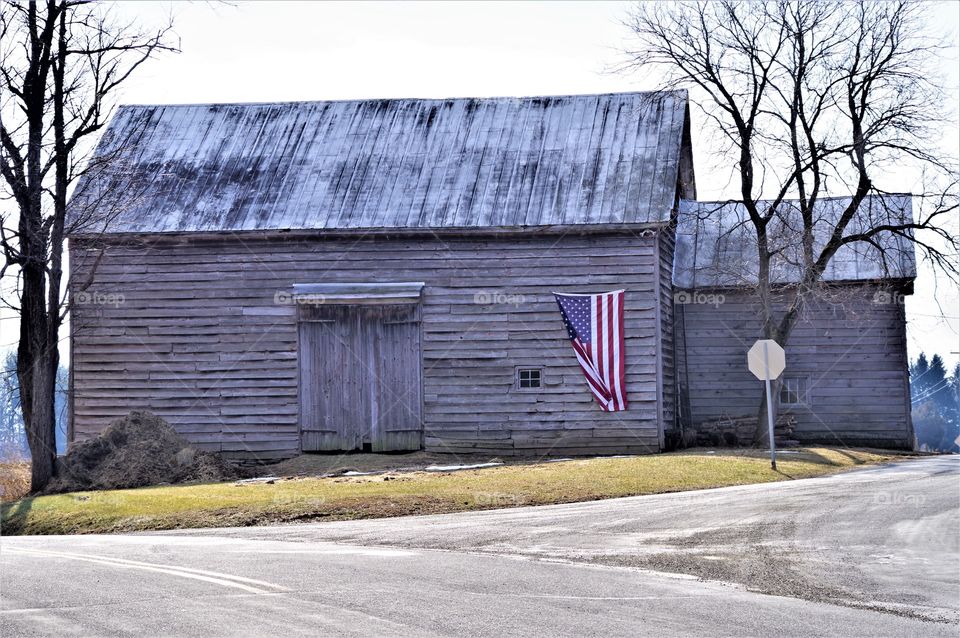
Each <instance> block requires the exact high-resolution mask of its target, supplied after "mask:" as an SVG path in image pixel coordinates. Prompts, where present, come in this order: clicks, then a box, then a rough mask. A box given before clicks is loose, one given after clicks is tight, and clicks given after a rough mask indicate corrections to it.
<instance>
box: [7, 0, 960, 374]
mask: <svg viewBox="0 0 960 638" xmlns="http://www.w3.org/2000/svg"><path fill="white" fill-rule="evenodd" d="M111 6H112V10H113V11H114V12H115V14H116V15H117V17H118V18H119V19H122V20H125V21H126V20H130V21H137V22H138V23H140V24H142V25H144V26H150V25H160V24H161V23H163V21H164V20H165V19H167V18H168V17H170V16H171V15H172V17H173V20H174V24H175V32H176V35H177V36H178V37H179V39H180V48H181V53H178V54H165V55H162V56H160V57H159V58H158V59H156V60H152V61H150V62H148V63H147V64H146V65H144V66H143V67H142V68H141V69H140V70H139V72H138V73H137V74H136V75H135V76H134V77H133V78H132V79H131V80H130V81H129V83H128V84H127V85H126V87H125V89H124V91H123V95H122V98H121V100H120V101H121V102H122V103H127V104H154V103H157V104H159V103H203V102H277V101H290V100H326V99H356V98H389V97H394V98H395V97H464V96H472V97H487V96H520V95H559V94H575V93H599V92H615V91H633V90H645V89H654V88H657V79H656V78H653V77H645V76H643V75H639V74H636V73H633V74H624V73H620V72H617V71H616V68H617V67H618V65H619V63H621V62H622V61H623V57H622V53H620V52H621V51H622V50H623V48H624V47H625V46H627V45H628V43H629V33H628V31H627V29H626V28H625V27H623V26H622V24H621V21H622V20H623V18H624V17H625V14H626V12H627V11H628V9H629V7H630V3H624V2H477V3H466V2H456V3H446V2H423V3H420V2H417V3H412V2H386V3H381V2H347V3H339V2H323V3H321V2H235V3H233V4H226V3H207V2H190V3H188V2H119V3H113V4H112V5H111ZM932 14H933V18H934V20H933V22H934V23H935V24H933V25H932V26H934V27H936V28H940V27H941V26H943V25H947V27H945V28H949V26H950V25H952V29H953V31H947V32H945V35H948V36H949V37H950V38H951V39H952V40H953V41H954V43H955V42H956V38H957V31H956V29H957V25H958V24H960V2H957V3H953V2H949V3H938V4H936V5H935V6H934V7H933V8H932ZM935 71H937V72H939V73H941V74H942V75H943V76H944V77H945V78H946V79H947V80H948V82H950V83H951V93H952V95H953V98H952V100H951V104H949V105H948V107H949V108H950V110H951V111H952V112H953V113H954V114H956V113H957V111H958V106H960V104H958V102H960V100H958V93H957V83H958V81H960V64H958V56H957V50H956V47H954V49H953V51H952V52H949V54H948V55H945V56H943V58H942V68H941V69H937V70H935ZM693 144H694V154H695V157H696V163H697V167H696V168H697V187H698V195H699V197H700V198H701V199H721V198H726V197H731V196H733V195H732V194H731V193H730V192H729V190H727V189H728V184H727V182H726V179H725V177H726V176H724V179H717V177H716V176H715V175H713V174H712V173H713V172H712V171H710V170H709V168H710V167H709V166H705V164H706V161H705V160H706V157H705V156H706V154H705V153H704V152H703V149H701V148H698V139H697V126H696V122H695V123H694V140H693ZM944 144H945V146H946V147H948V148H952V149H953V151H954V152H956V150H957V148H958V147H960V136H958V131H957V128H956V127H954V128H952V129H950V130H946V131H944ZM907 313H908V348H909V350H910V356H911V358H913V357H915V356H916V354H918V352H919V351H920V350H921V349H923V350H926V351H927V352H939V353H941V354H942V355H945V358H946V359H947V362H948V365H950V366H952V364H953V362H955V361H957V360H958V355H957V354H949V353H951V352H956V351H958V350H960V336H958V335H960V331H958V315H960V298H958V291H957V289H956V286H955V285H953V284H951V283H950V282H946V281H943V280H939V281H938V280H937V279H936V278H935V277H934V276H933V274H932V272H931V271H930V270H929V269H928V268H925V267H923V266H921V272H920V276H919V277H918V280H917V282H916V292H915V294H914V295H913V296H911V297H909V298H908V300H907ZM15 324H16V321H14V320H3V321H0V344H2V345H4V346H7V345H9V344H12V343H13V342H15V341H16V326H15Z"/></svg>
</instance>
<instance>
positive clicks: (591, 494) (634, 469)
mask: <svg viewBox="0 0 960 638" xmlns="http://www.w3.org/2000/svg"><path fill="white" fill-rule="evenodd" d="M893 458H897V455H896V454H895V453H888V452H879V451H877V452H873V451H867V450H836V449H829V448H805V449H800V450H794V451H793V452H792V453H790V454H787V453H785V454H784V455H783V456H782V458H781V459H780V461H779V462H778V464H777V465H778V467H779V470H780V471H779V472H774V471H773V470H771V469H770V462H769V460H768V459H767V458H766V456H765V454H764V452H763V451H762V450H756V451H755V450H739V451H737V450H688V451H685V452H680V453H672V454H654V455H649V456H637V457H626V458H593V459H576V460H570V461H563V462H552V463H529V464H523V465H502V466H499V467H491V468H486V469H480V470H466V471H461V472H453V473H443V472H439V473H438V472H422V471H412V472H388V473H383V474H375V475H368V476H341V477H331V478H299V479H276V480H270V481H269V482H266V481H264V482H258V483H254V482H241V483H233V482H231V483H215V484H206V485H178V486H162V487H150V488H141V489H135V490H113V491H102V492H75V493H72V494H58V495H55V496H40V497H37V498H26V499H23V500H21V501H18V502H16V503H7V504H4V506H3V507H2V508H0V512H2V516H0V521H2V525H3V531H4V534H76V533H105V532H127V531H140V530H153V529H174V528H187V527H218V526H231V525H260V524H270V523H280V522H293V521H304V520H313V521H320V520H338V519H357V518H375V517H384V516H402V515H408V514H430V513H440V512H459V511H464V510H479V509H491V508H497V507H515V506H519V505H544V504H549V503H570V502H575V501H586V500H594V499H601V498H613V497H618V496H633V495H639V494H657V493H662V492H677V491H682V490H694V489H703V488H710V487H722V486H726V485H743V484H747V483H766V482H771V481H783V480H790V479H795V478H805V477H811V476H820V475H823V474H830V473H833V472H839V471H843V470H846V469H849V468H852V467H855V466H857V465H863V464H870V463H881V462H884V461H887V460H891V459H893Z"/></svg>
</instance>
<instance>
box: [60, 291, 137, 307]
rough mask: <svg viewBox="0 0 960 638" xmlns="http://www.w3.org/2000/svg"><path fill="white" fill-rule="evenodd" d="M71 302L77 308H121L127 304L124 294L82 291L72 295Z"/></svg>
mask: <svg viewBox="0 0 960 638" xmlns="http://www.w3.org/2000/svg"><path fill="white" fill-rule="evenodd" d="M70 302H71V303H72V304H73V305H75V306H113V307H114V308H116V307H117V306H121V305H123V304H124V303H126V297H124V296H123V293H122V292H99V291H91V290H80V291H77V292H74V293H71V295H70Z"/></svg>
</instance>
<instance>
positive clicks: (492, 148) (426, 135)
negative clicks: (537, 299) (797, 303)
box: [71, 91, 689, 233]
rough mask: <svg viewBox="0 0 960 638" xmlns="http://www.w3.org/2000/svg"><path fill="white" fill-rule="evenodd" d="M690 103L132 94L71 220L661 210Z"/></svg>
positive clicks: (494, 220)
mask: <svg viewBox="0 0 960 638" xmlns="http://www.w3.org/2000/svg"><path fill="white" fill-rule="evenodd" d="M686 105H687V96H686V93H685V92H683V91H676V92H658V93H616V94H604V95H573V96H557V97H527V98H489V99H466V98H464V99H424V100H419V99H396V100H350V101H332V102H295V103H274V104H196V105H172V106H161V105H154V106H123V107H120V108H119V109H118V110H117V113H116V115H115V116H114V118H113V121H112V122H111V124H110V126H109V127H108V129H107V131H106V132H105V134H104V137H103V139H102V141H101V143H100V146H99V147H98V149H97V156H98V157H99V158H101V159H106V158H109V159H110V160H111V161H109V162H101V163H102V165H103V169H102V170H100V171H91V173H90V176H88V177H87V178H85V179H84V180H83V181H82V182H81V183H80V184H79V185H78V187H77V191H76V196H75V197H74V200H73V205H72V207H71V210H72V211H73V212H72V220H71V227H72V229H73V232H74V233H76V232H102V231H104V230H105V231H106V232H113V233H148V232H190V231H203V232H216V231H246V230H271V229H304V230H308V229H319V230H323V229H365V228H370V229H399V228H418V229H433V228H452V229H459V228H465V229H466V228H484V227H531V226H552V225H558V224H591V225H592V224H608V223H615V224H626V223H637V224H648V223H662V222H665V221H668V220H669V217H670V213H671V210H672V209H673V208H674V204H675V197H676V188H677V179H678V164H679V161H680V156H681V146H682V144H683V142H682V139H683V127H684V118H685V116H686V108H687V107H686ZM687 152H689V149H688V150H687ZM94 165H95V166H96V165H97V162H96V161H95V162H94ZM91 210H95V211H98V212H96V213H94V214H93V215H90V214H89V211H91ZM78 211H88V212H87V213H84V214H81V213H79V212H78Z"/></svg>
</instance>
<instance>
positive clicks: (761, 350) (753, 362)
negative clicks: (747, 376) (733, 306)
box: [747, 339, 786, 470]
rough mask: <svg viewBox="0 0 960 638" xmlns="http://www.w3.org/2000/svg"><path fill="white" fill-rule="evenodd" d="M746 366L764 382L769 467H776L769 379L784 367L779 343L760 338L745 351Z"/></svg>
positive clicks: (783, 358) (777, 375) (774, 377)
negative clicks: (768, 439)
mask: <svg viewBox="0 0 960 638" xmlns="http://www.w3.org/2000/svg"><path fill="white" fill-rule="evenodd" d="M747 367H748V368H749V369H750V372H752V373H753V376H755V377H757V378H758V379H760V380H761V381H763V382H764V384H765V385H766V389H767V428H768V435H769V437H770V467H772V468H773V469H774V470H776V469H777V443H776V440H775V439H774V434H773V431H774V426H773V393H772V392H771V391H770V381H772V380H773V379H776V378H777V377H779V376H780V375H781V374H782V373H783V370H784V368H786V355H785V353H784V352H783V348H781V347H780V344H779V343H777V342H776V341H773V340H772V339H760V340H759V341H757V342H756V343H755V344H753V346H751V348H750V350H749V351H748V352H747Z"/></svg>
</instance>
